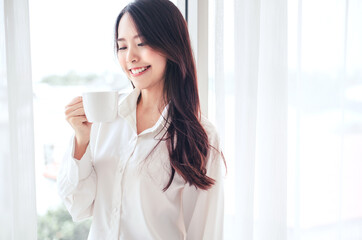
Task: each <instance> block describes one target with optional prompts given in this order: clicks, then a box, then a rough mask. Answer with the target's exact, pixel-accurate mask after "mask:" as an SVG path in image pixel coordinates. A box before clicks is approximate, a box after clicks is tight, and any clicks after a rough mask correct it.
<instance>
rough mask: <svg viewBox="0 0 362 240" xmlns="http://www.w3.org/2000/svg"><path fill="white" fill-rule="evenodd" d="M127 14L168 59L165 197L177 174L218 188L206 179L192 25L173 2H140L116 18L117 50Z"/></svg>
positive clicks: (205, 140)
mask: <svg viewBox="0 0 362 240" xmlns="http://www.w3.org/2000/svg"><path fill="white" fill-rule="evenodd" d="M125 13H129V14H130V16H131V17H132V19H133V21H134V23H135V25H136V27H137V30H138V33H139V34H141V35H142V36H143V37H144V39H145V40H146V43H147V45H148V46H150V47H151V48H153V49H154V50H156V51H159V52H160V53H162V54H163V55H164V56H165V57H166V58H167V63H166V72H165V83H164V94H163V95H164V98H165V100H166V102H168V103H169V105H168V116H167V118H166V120H167V122H168V124H167V125H168V127H167V131H166V134H167V138H166V141H167V147H168V151H169V156H170V162H171V167H172V169H171V177H170V180H169V182H168V184H167V185H166V187H165V188H164V191H165V190H167V189H168V187H169V186H170V185H171V183H172V181H173V178H174V176H175V172H177V173H178V174H179V175H180V176H182V177H183V179H184V180H185V181H186V182H188V183H189V184H190V185H194V186H195V187H197V188H200V189H205V190H206V189H209V188H210V187H211V186H212V185H213V184H214V183H215V180H214V179H212V178H210V177H208V176H207V175H206V157H207V155H208V153H209V150H210V147H211V146H209V141H208V136H207V134H206V131H205V129H204V128H203V126H202V125H201V111H200V101H199V95H198V89H197V75H196V67H195V61H194V57H193V53H192V49H191V44H190V37H189V33H188V29H187V23H186V21H185V20H184V18H183V16H182V14H181V13H180V11H179V10H178V8H177V7H176V6H175V5H174V4H173V3H172V2H170V1H168V0H136V1H134V2H132V3H130V4H128V5H127V6H126V7H125V8H124V9H123V10H122V11H121V13H120V14H119V15H118V17H117V20H116V24H115V40H114V41H115V48H116V50H118V43H117V39H118V27H119V22H120V20H121V18H122V16H123V15H124V14H125Z"/></svg>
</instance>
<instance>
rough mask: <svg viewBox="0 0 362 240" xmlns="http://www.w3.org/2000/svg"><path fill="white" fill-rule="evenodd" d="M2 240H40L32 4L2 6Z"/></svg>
mask: <svg viewBox="0 0 362 240" xmlns="http://www.w3.org/2000/svg"><path fill="white" fill-rule="evenodd" d="M0 11H1V13H0V17H1V19H0V32H1V34H0V43H1V46H0V49H1V54H0V58H1V60H0V63H1V70H0V78H1V79H0V93H1V95H0V106H1V113H0V114H1V117H0V132H1V134H0V136H1V137H0V173H1V175H0V201H1V202H0V212H1V216H0V219H1V221H0V223H1V224H0V225H1V227H0V239H14V240H17V239H30V240H31V239H34V240H35V239H36V229H37V216H36V205H35V180H34V175H35V168H34V132H33V105H32V101H33V91H32V81H31V64H30V34H29V9H28V1H27V0H13V1H9V0H5V1H3V0H1V1H0Z"/></svg>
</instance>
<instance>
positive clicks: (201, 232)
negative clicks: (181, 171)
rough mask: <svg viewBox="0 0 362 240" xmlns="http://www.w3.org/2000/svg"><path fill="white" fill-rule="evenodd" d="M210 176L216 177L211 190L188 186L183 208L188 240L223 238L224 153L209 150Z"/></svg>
mask: <svg viewBox="0 0 362 240" xmlns="http://www.w3.org/2000/svg"><path fill="white" fill-rule="evenodd" d="M206 168H207V175H208V176H209V177H211V178H213V179H215V180H216V182H215V184H214V185H213V186H212V188H211V189H209V190H201V189H196V188H195V187H194V186H189V185H187V186H185V189H184V192H183V209H184V211H183V212H184V220H185V228H186V231H187V239H188V240H201V239H205V240H221V239H223V222H224V190H223V178H224V176H223V172H224V168H223V159H222V157H221V153H220V152H218V151H217V150H215V149H212V148H211V150H210V157H209V160H208V162H207V166H206Z"/></svg>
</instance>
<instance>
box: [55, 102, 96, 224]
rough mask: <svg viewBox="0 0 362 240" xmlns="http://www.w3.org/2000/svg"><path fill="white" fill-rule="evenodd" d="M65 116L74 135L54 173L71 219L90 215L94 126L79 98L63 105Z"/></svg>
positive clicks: (93, 177) (94, 182)
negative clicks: (58, 167)
mask: <svg viewBox="0 0 362 240" xmlns="http://www.w3.org/2000/svg"><path fill="white" fill-rule="evenodd" d="M65 118H66V120H67V121H68V123H69V124H70V125H71V127H72V128H73V129H74V135H75V136H74V137H73V139H72V141H71V143H70V145H69V147H68V151H67V153H66V154H65V156H64V159H63V163H62V165H61V169H60V171H59V173H58V176H57V185H58V193H59V196H60V197H61V199H62V200H63V202H64V204H65V206H66V207H67V209H68V211H69V213H70V214H71V216H72V218H73V220H74V221H78V220H82V219H84V218H87V217H90V216H92V213H93V203H94V199H95V194H96V186H97V185H96V184H97V176H96V173H95V171H94V168H93V164H92V162H93V156H92V152H93V151H92V143H91V142H92V140H93V139H95V138H96V136H97V133H96V132H97V131H98V130H97V127H96V126H94V125H93V124H92V123H90V122H88V120H87V118H86V116H85V113H84V108H83V99H82V97H76V98H74V99H73V100H72V101H71V102H70V103H69V104H68V105H67V106H66V107H65Z"/></svg>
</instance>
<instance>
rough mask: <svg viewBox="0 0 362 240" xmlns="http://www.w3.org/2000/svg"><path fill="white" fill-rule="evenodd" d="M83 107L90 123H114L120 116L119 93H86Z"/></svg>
mask: <svg viewBox="0 0 362 240" xmlns="http://www.w3.org/2000/svg"><path fill="white" fill-rule="evenodd" d="M82 96H83V106H84V112H85V115H86V117H87V119H88V122H112V121H114V120H115V119H116V118H117V115H118V92H117V91H102V92H84V93H83V94H82Z"/></svg>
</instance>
